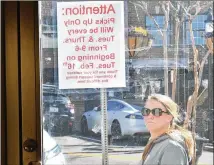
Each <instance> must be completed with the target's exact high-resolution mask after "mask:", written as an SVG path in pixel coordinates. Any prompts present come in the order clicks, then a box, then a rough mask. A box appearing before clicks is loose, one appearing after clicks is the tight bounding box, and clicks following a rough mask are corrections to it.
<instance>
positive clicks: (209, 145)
mask: <svg viewBox="0 0 214 165" xmlns="http://www.w3.org/2000/svg"><path fill="white" fill-rule="evenodd" d="M203 150H204V151H209V152H213V144H212V143H207V144H204V148H203Z"/></svg>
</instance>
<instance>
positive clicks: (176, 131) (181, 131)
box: [142, 94, 194, 160]
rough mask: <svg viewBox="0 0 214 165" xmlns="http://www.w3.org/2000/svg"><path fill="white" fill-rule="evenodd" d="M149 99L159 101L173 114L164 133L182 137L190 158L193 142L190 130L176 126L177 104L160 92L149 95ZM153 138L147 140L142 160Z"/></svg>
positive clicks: (176, 138) (177, 138) (177, 137)
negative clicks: (169, 125) (169, 124)
mask: <svg viewBox="0 0 214 165" xmlns="http://www.w3.org/2000/svg"><path fill="white" fill-rule="evenodd" d="M151 99H152V100H155V101H158V102H160V103H161V104H162V105H163V106H164V107H165V108H166V110H167V111H169V112H170V114H171V115H172V116H173V120H172V123H171V127H170V129H169V130H168V131H167V132H166V134H168V135H169V136H170V137H171V138H173V139H175V140H178V141H179V140H182V139H179V137H183V138H184V142H185V144H186V147H187V150H188V155H189V157H190V158H192V157H193V154H194V142H193V137H192V133H191V132H190V131H188V130H187V129H185V128H183V127H180V126H178V125H177V124H176V123H175V121H176V120H178V116H179V114H178V109H179V107H178V105H177V104H176V103H175V102H174V101H173V100H172V99H171V98H170V97H168V96H165V95H161V94H153V95H151V96H149V97H148V100H151ZM177 135H178V136H177ZM180 135H181V136H180ZM154 140H155V139H153V140H151V141H149V142H148V144H147V145H146V147H145V149H144V152H143V155H142V159H143V160H145V159H146V156H147V154H148V152H149V150H150V147H151V145H152V142H153V141H154Z"/></svg>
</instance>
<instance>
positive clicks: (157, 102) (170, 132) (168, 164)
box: [141, 94, 194, 165]
mask: <svg viewBox="0 0 214 165" xmlns="http://www.w3.org/2000/svg"><path fill="white" fill-rule="evenodd" d="M141 113H142V115H143V116H144V120H145V123H146V127H147V128H148V130H149V132H150V134H151V137H150V139H149V142H148V144H147V145H146V147H145V149H144V152H143V155H142V165H188V164H189V162H190V160H191V159H192V157H193V147H194V144H193V138H192V135H191V132H189V131H188V130H185V129H183V128H181V127H179V126H178V125H176V123H175V121H176V120H177V119H178V106H177V104H176V103H175V102H174V101H173V100H172V99H171V98H169V97H168V96H164V95H160V94H155V95H152V96H149V97H148V99H147V101H146V104H145V107H144V108H143V109H142V112H141Z"/></svg>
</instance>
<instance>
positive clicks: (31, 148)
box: [23, 138, 37, 152]
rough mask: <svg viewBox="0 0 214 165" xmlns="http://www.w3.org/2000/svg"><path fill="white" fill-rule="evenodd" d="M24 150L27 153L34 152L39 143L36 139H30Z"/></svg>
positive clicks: (24, 144)
mask: <svg viewBox="0 0 214 165" xmlns="http://www.w3.org/2000/svg"><path fill="white" fill-rule="evenodd" d="M23 149H24V150H25V151H26V152H34V151H36V149H37V142H36V140H34V139H30V138H28V139H27V140H26V141H25V142H24V143H23Z"/></svg>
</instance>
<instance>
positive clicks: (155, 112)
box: [141, 108, 170, 116]
mask: <svg viewBox="0 0 214 165" xmlns="http://www.w3.org/2000/svg"><path fill="white" fill-rule="evenodd" d="M150 113H152V114H153V115H154V116H161V115H162V114H163V113H166V114H170V112H169V111H166V112H165V111H163V110H162V109H160V108H154V109H148V108H143V109H142V110H141V114H142V115H143V116H148V115H149V114H150Z"/></svg>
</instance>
